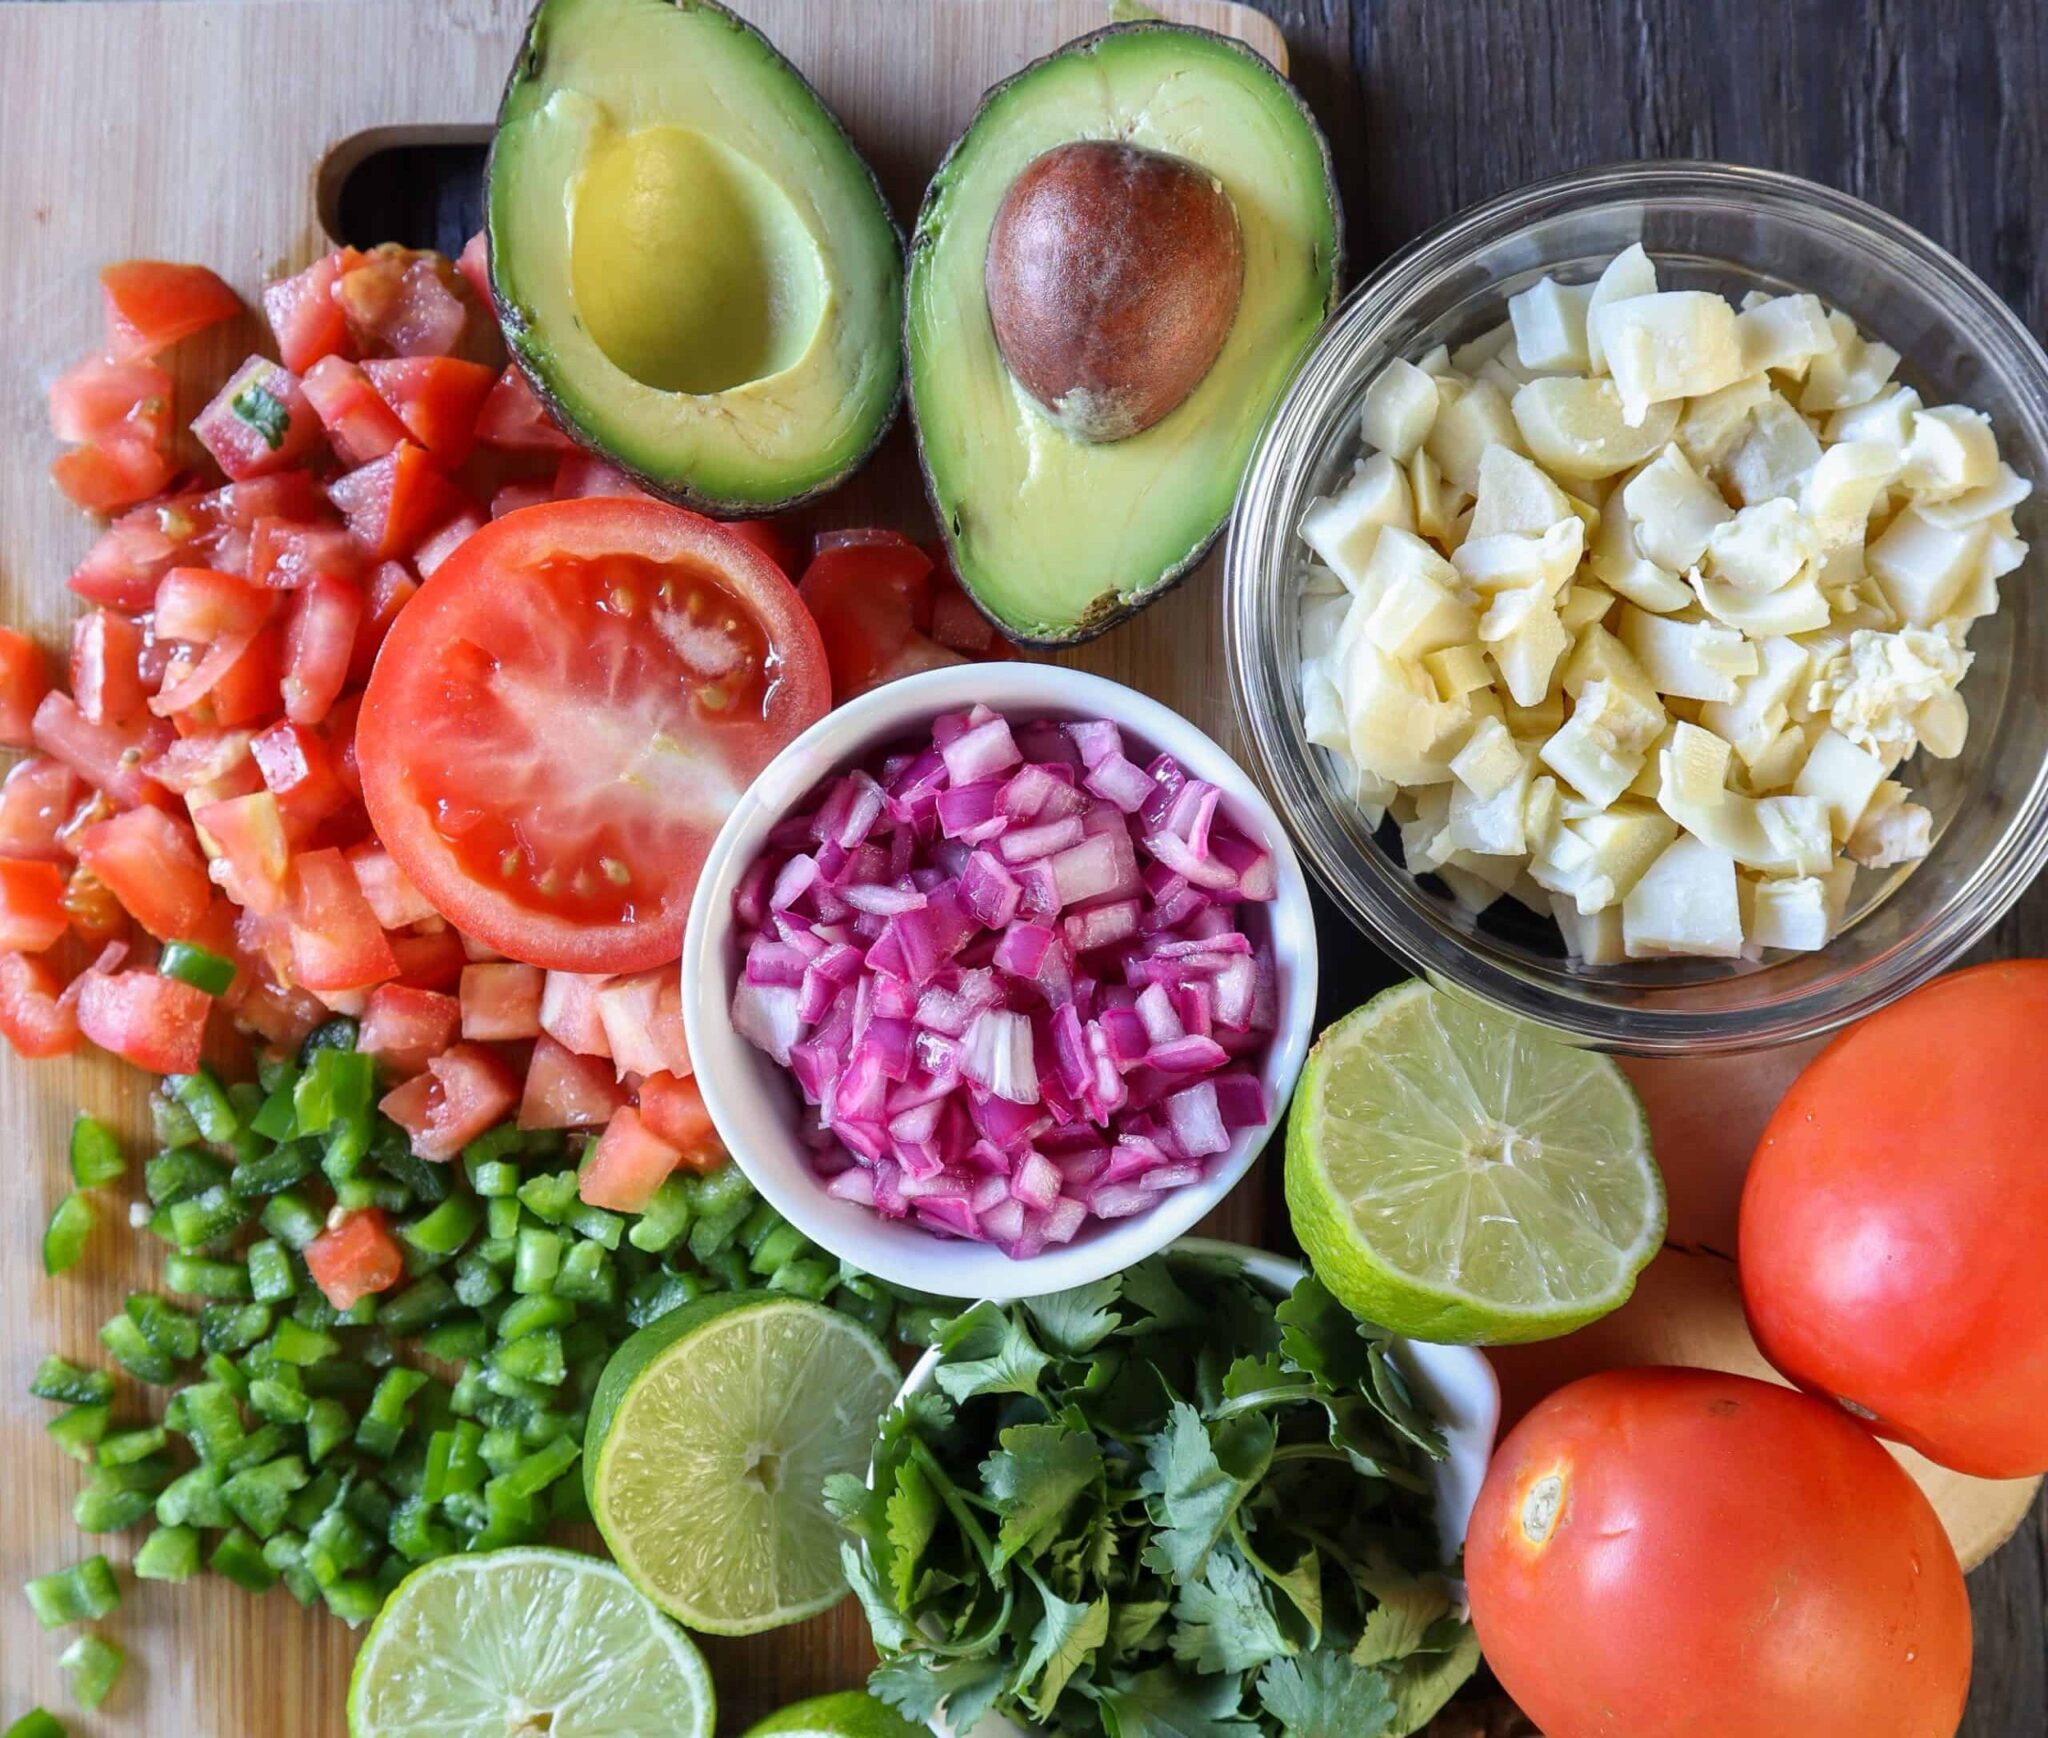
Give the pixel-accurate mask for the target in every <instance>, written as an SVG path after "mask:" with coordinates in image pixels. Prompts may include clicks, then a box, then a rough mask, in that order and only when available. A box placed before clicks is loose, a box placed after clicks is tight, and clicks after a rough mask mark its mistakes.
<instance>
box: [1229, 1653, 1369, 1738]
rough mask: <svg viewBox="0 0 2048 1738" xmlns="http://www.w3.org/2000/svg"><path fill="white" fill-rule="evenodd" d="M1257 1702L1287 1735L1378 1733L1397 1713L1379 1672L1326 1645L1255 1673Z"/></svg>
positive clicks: (1353, 1737) (1364, 1736)
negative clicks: (1358, 1664)
mask: <svg viewBox="0 0 2048 1738" xmlns="http://www.w3.org/2000/svg"><path fill="white" fill-rule="evenodd" d="M1259 1705H1260V1706H1261V1707H1263V1708H1264V1709H1265V1710H1266V1712H1267V1713H1268V1714H1270V1715H1272V1717H1273V1718H1274V1719H1275V1720H1277V1721H1279V1722H1280V1730H1281V1731H1283V1732H1285V1733H1286V1734H1287V1735H1288V1738H1382V1735H1383V1734H1388V1733H1391V1732H1393V1730H1394V1721H1395V1718H1396V1716H1397V1714H1398V1709H1397V1708H1396V1706H1395V1703H1394V1698H1393V1697H1392V1696H1391V1695H1390V1694H1388V1692H1387V1686H1386V1685H1385V1683H1383V1682H1382V1681H1381V1679H1380V1677H1379V1674H1378V1673H1376V1672H1371V1671H1367V1670H1366V1669H1365V1668H1363V1667H1361V1666H1355V1665H1353V1664H1352V1663H1351V1661H1350V1660H1348V1659H1346V1658H1345V1657H1344V1656H1343V1655H1342V1654H1341V1653H1337V1652H1335V1651H1333V1650H1331V1649H1328V1648H1318V1649H1317V1650H1316V1651H1315V1652H1314V1653H1307V1654H1301V1655H1299V1656H1298V1657H1296V1658H1294V1659H1288V1660H1275V1661H1274V1662H1273V1663H1272V1664H1271V1665H1269V1666H1268V1667H1267V1668H1266V1669H1265V1670H1264V1671H1262V1672H1261V1673H1260V1674H1259Z"/></svg>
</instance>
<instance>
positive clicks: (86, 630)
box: [71, 609, 149, 724]
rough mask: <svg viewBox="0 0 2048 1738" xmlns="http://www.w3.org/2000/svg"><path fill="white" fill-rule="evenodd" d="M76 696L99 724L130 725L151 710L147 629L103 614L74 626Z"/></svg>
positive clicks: (111, 613) (73, 687)
mask: <svg viewBox="0 0 2048 1738" xmlns="http://www.w3.org/2000/svg"><path fill="white" fill-rule="evenodd" d="M71 693H72V698H73V699H75V700H76V701H77V702H78V710H79V711H80V712H82V713H84V714H85V716H86V717H87V718H89V719H91V720H92V722H93V723H95V724H126V723H128V722H129V721H130V720H131V719H135V718H139V717H141V716H142V715H143V714H144V713H145V712H146V711H147V710H148V709H149V699H148V696H147V695H145V694H144V693H143V691H142V630H141V629H140V628H139V627H137V626H136V625H135V622H134V620H133V618H132V617H129V616H124V615H120V614H117V613H116V612H115V611H113V610H107V609H97V610H93V611H92V612H90V613H89V614H87V615H83V616H80V617H79V618H78V620H77V621H75V622H73V623H72V624H71Z"/></svg>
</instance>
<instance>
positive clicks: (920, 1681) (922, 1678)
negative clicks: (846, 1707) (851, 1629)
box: [868, 1653, 1003, 1732]
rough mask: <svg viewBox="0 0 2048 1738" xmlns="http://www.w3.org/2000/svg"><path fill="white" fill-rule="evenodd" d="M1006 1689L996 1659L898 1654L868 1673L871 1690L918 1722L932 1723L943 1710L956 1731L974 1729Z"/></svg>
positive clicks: (918, 1723) (880, 1698)
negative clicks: (934, 1716) (975, 1724)
mask: <svg viewBox="0 0 2048 1738" xmlns="http://www.w3.org/2000/svg"><path fill="white" fill-rule="evenodd" d="M1002 1688H1003V1668H1002V1663H1001V1662H1000V1661H998V1660H993V1659H958V1658H954V1659H940V1658H934V1657H933V1656H932V1655H930V1654H924V1653H903V1654H897V1655H896V1656H895V1657H894V1658H892V1659H886V1660H884V1661H883V1662H882V1663H881V1664H880V1665H878V1666H877V1667H875V1669H874V1670H873V1671H872V1672H871V1673H869V1674H868V1693H869V1694H870V1695H872V1696H873V1697H874V1698H875V1700H876V1701H878V1702H885V1703H887V1704H888V1705H889V1706H890V1707H892V1708H894V1709H895V1710H896V1712H897V1713H899V1714H901V1715H902V1716H903V1717H904V1719H906V1720H908V1721H910V1722H911V1724H912V1725H915V1726H928V1725H930V1724H931V1721H932V1716H933V1715H935V1714H937V1713H938V1712H939V1711H940V1710H941V1709H942V1708H943V1709H944V1711H945V1715H946V1719H947V1722H948V1723H949V1724H950V1725H951V1726H952V1728H953V1730H954V1731H956V1732H966V1731H970V1730H971V1729H972V1728H973V1726H974V1723H975V1722H976V1721H977V1720H979V1719H980V1718H981V1717H982V1715H984V1714H986V1713H987V1712H988V1711H989V1709H990V1707H991V1706H993V1705H994V1702H995V1699H996V1697H997V1696H998V1695H999V1694H1000V1693H1001V1692H1002Z"/></svg>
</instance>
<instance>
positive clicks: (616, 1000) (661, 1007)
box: [597, 966, 690, 1079]
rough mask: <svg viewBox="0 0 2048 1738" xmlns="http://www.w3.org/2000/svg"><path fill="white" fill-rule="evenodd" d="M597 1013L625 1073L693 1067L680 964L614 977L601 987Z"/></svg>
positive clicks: (684, 1071) (686, 1070)
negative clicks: (678, 970) (686, 1035)
mask: <svg viewBox="0 0 2048 1738" xmlns="http://www.w3.org/2000/svg"><path fill="white" fill-rule="evenodd" d="M597 1017H598V1019H599V1020H600V1021H601V1022H603V1025H604V1036H605V1042H606V1044H607V1045H609V1046H610V1048H611V1053H612V1061H613V1062H614V1063H615V1064H617V1066H618V1071H619V1075H620V1078H622V1079H623V1078H624V1077H625V1076H626V1075H628V1074H659V1073H662V1072H664V1071H665V1072H667V1073H669V1074H688V1073H689V1072H690V1048H689V1045H688V1043H687V1042H686V1041H685V1040H684V1037H683V994H682V982H681V979H680V978H679V976H678V975H677V972H676V968H675V967H674V966H657V967H656V968H655V969H654V970H653V971H648V972H638V973H636V974H635V975H634V976H632V977H630V978H614V979H613V980H612V981H611V982H610V983H608V984H606V985H605V986H604V988H603V989H601V990H599V991H598V992H597Z"/></svg>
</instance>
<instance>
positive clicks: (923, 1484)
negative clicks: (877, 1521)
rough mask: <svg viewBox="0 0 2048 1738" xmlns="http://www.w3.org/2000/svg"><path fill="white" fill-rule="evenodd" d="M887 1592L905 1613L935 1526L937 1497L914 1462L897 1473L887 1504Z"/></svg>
mask: <svg viewBox="0 0 2048 1738" xmlns="http://www.w3.org/2000/svg"><path fill="white" fill-rule="evenodd" d="M887 1513H888V1521H887V1527H888V1547H889V1591H890V1592H891V1593H893V1594H894V1595H895V1597H896V1608H897V1610H899V1611H908V1610H909V1609H910V1605H911V1598H912V1596H913V1594H914V1593H915V1592H916V1589H917V1566H918V1564H919V1563H920V1562H922V1561H923V1559H924V1551H925V1547H926V1546H927V1545H929V1544H930V1543H931V1542H932V1535H933V1533H935V1532H936V1531H937V1530H938V1525H939V1497H938V1493H937V1492H936V1491H934V1490H933V1489H932V1486H931V1481H930V1480H929V1479H927V1478H926V1477H925V1476H924V1473H923V1471H922V1470H921V1469H920V1468H919V1466H918V1464H917V1462H916V1461H914V1460H907V1461H905V1462H904V1463H903V1465H902V1466H901V1467H900V1468H898V1469H897V1473H896V1488H895V1489H894V1490H892V1491H891V1492H890V1493H889V1502H888V1511H887Z"/></svg>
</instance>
